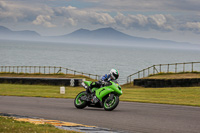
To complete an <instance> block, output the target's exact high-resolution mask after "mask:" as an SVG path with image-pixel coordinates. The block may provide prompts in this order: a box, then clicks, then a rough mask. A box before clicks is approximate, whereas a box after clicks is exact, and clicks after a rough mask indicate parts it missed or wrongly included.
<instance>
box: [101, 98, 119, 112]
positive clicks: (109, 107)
mask: <svg viewBox="0 0 200 133" xmlns="http://www.w3.org/2000/svg"><path fill="white" fill-rule="evenodd" d="M108 99H109V97H107V98H106V99H105V101H104V103H103V107H104V109H105V110H106V111H112V110H113V109H115V108H116V107H117V105H118V104H119V96H114V97H113V99H112V100H111V101H110V102H107V101H108Z"/></svg>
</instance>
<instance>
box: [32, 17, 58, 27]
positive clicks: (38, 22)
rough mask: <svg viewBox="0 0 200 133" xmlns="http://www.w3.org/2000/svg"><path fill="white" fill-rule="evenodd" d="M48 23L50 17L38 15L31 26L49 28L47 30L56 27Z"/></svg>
mask: <svg viewBox="0 0 200 133" xmlns="http://www.w3.org/2000/svg"><path fill="white" fill-rule="evenodd" d="M49 21H51V17H50V16H48V15H46V16H43V15H39V16H37V18H36V19H35V20H34V21H33V24H35V25H44V26H45V27H49V28H52V27H56V25H53V24H52V23H51V22H49Z"/></svg>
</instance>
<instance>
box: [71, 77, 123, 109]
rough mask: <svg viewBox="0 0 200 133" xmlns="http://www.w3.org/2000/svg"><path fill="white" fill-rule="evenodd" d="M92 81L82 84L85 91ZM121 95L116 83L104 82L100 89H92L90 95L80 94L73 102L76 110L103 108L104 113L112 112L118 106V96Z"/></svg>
mask: <svg viewBox="0 0 200 133" xmlns="http://www.w3.org/2000/svg"><path fill="white" fill-rule="evenodd" d="M91 84H92V81H84V82H82V86H83V87H84V88H85V89H87V88H88V87H89V86H90V85H91ZM120 95H122V89H121V86H120V85H119V84H118V82H117V81H108V82H104V83H103V85H102V86H101V87H100V88H96V87H93V88H92V89H91V92H90V93H87V92H86V91H82V92H80V93H79V94H78V95H77V96H76V98H75V100H74V105H75V107H76V108H78V109H83V108H85V107H86V106H88V107H99V108H104V109H105V110H106V111H112V110H113V109H115V108H116V107H117V105H118V104H119V96H120Z"/></svg>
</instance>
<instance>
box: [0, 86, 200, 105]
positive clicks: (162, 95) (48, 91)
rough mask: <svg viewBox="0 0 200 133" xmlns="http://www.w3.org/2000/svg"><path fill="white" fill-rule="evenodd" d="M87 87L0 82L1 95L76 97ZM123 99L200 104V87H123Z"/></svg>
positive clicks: (121, 98)
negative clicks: (61, 91)
mask: <svg viewBox="0 0 200 133" xmlns="http://www.w3.org/2000/svg"><path fill="white" fill-rule="evenodd" d="M84 90H85V89H84V88H82V87H66V94H60V87H59V86H47V85H20V84H0V95H4V96H28V97H49V98H50V97H52V98H72V99H73V98H75V96H76V95H77V94H78V93H79V92H81V91H84ZM122 91H123V95H122V96H121V97H120V100H121V101H130V102H147V103H162V104H176V105H190V106H200V87H172V88H142V87H134V88H130V86H127V87H123V88H122Z"/></svg>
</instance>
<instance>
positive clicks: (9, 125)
mask: <svg viewBox="0 0 200 133" xmlns="http://www.w3.org/2000/svg"><path fill="white" fill-rule="evenodd" d="M0 132H1V133H78V132H75V131H67V130H61V129H57V128H55V127H54V126H52V125H48V124H40V125H35V124H32V123H28V122H20V121H16V120H14V119H12V118H8V117H1V116H0Z"/></svg>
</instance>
